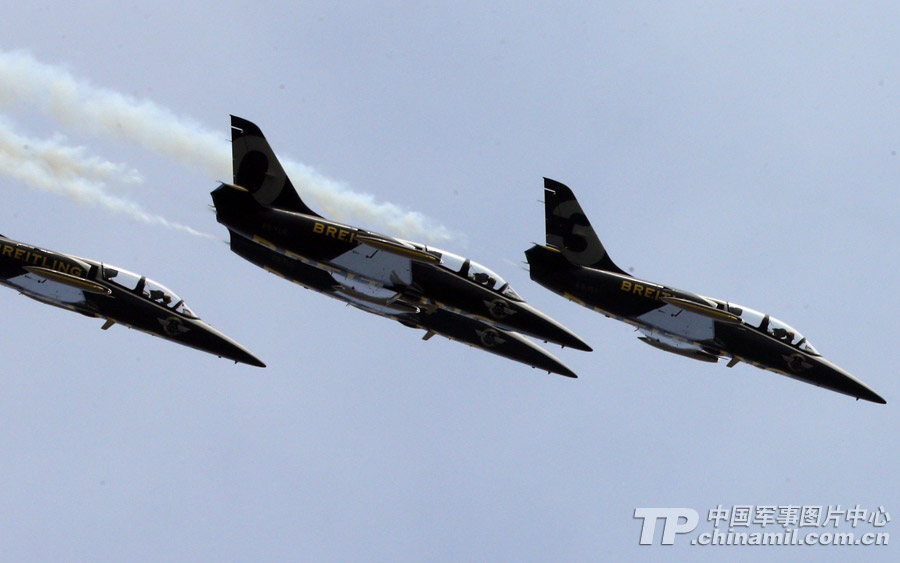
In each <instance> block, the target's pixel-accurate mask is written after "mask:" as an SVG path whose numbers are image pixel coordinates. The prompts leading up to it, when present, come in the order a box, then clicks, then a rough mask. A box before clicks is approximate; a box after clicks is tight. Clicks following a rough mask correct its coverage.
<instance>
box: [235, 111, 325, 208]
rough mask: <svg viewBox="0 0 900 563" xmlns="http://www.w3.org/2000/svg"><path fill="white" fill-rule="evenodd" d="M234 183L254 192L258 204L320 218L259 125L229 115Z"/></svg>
mask: <svg viewBox="0 0 900 563" xmlns="http://www.w3.org/2000/svg"><path fill="white" fill-rule="evenodd" d="M231 154H232V159H233V162H232V166H233V168H234V183H235V184H236V185H238V186H241V187H243V188H245V189H246V190H247V191H249V192H250V193H252V194H253V198H254V199H255V200H256V202H257V203H259V204H260V205H263V206H265V207H275V208H278V209H284V210H286V211H294V212H296V213H303V214H305V215H314V216H316V217H319V215H318V214H317V213H315V212H314V211H313V210H312V209H310V208H309V207H307V205H306V204H305V203H303V200H302V199H300V194H298V193H297V190H296V189H295V188H294V186H293V184H291V180H290V178H288V176H287V174H286V173H285V171H284V168H282V167H281V163H279V162H278V158H277V157H276V156H275V152H274V151H272V147H270V146H269V142H268V141H266V137H265V136H264V135H263V133H262V131H261V130H260V128H259V127H257V126H256V125H255V124H254V123H252V122H250V121H247V120H246V119H243V118H240V117H236V116H234V115H232V116H231Z"/></svg>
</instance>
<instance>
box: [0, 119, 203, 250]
mask: <svg viewBox="0 0 900 563" xmlns="http://www.w3.org/2000/svg"><path fill="white" fill-rule="evenodd" d="M0 173H2V174H4V175H6V176H9V177H11V178H15V179H16V180H19V181H21V182H23V183H24V184H25V185H27V186H29V187H31V188H35V189H38V190H42V191H45V192H50V193H54V194H57V195H62V196H65V197H68V198H69V199H71V200H72V201H74V202H75V203H79V204H84V203H88V204H94V205H99V206H100V207H103V208H104V209H107V210H109V211H112V212H114V213H122V214H125V215H128V216H129V217H132V218H133V219H136V220H138V221H141V222H144V223H148V224H153V225H162V226H164V227H167V228H170V229H177V230H181V231H185V232H187V233H190V234H192V235H198V236H203V237H210V238H212V236H211V235H208V234H206V233H201V232H199V231H196V230H194V229H192V228H190V227H188V226H186V225H181V224H179V223H174V222H171V221H169V220H167V219H165V218H164V217H161V216H159V215H153V214H151V213H148V212H146V211H144V210H143V209H142V208H141V207H140V206H139V205H138V204H136V203H133V202H131V201H128V200H125V199H123V198H119V197H116V196H113V195H109V194H108V193H106V192H105V189H104V188H105V186H106V182H107V181H115V182H122V183H132V184H133V183H140V182H141V181H142V180H141V177H140V174H138V172H137V171H136V170H133V169H129V168H128V167H127V166H125V165H123V164H116V163H114V162H109V161H106V160H103V159H100V158H97V157H94V156H89V155H87V154H86V151H85V149H84V148H83V147H71V146H66V145H65V139H64V138H63V137H62V136H61V135H54V136H53V137H51V138H50V139H47V140H44V139H30V138H28V137H24V136H22V135H19V134H17V133H15V132H14V131H13V130H12V127H11V126H10V125H9V123H8V122H7V121H5V120H2V119H0Z"/></svg>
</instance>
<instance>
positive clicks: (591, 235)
mask: <svg viewBox="0 0 900 563" xmlns="http://www.w3.org/2000/svg"><path fill="white" fill-rule="evenodd" d="M544 211H545V216H546V229H547V246H550V247H553V248H556V249H557V250H559V251H560V252H561V253H562V255H563V256H565V258H566V259H567V260H569V262H572V263H573V264H578V265H580V266H587V267H589V268H596V269H598V270H605V271H608V272H615V273H618V274H625V275H628V274H627V273H626V272H625V271H624V270H622V269H621V268H619V267H618V266H616V265H615V263H614V262H613V261H612V259H611V258H610V257H609V254H607V253H606V249H605V248H603V244H602V243H601V242H600V238H599V237H597V233H596V232H594V228H593V227H591V222H590V221H589V220H588V218H587V216H586V215H585V214H584V211H582V209H581V205H579V203H578V200H577V199H575V194H573V193H572V190H570V189H569V187H568V186H566V185H564V184H561V183H559V182H557V181H555V180H551V179H549V178H544Z"/></svg>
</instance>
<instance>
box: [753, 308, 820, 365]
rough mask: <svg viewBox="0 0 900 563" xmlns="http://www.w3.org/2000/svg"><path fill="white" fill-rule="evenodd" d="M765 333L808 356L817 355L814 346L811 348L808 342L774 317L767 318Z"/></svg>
mask: <svg viewBox="0 0 900 563" xmlns="http://www.w3.org/2000/svg"><path fill="white" fill-rule="evenodd" d="M766 332H768V333H769V334H771V335H772V336H774V337H775V338H777V339H778V340H780V341H782V342H784V343H785V344H790V345H791V346H794V347H796V348H799V349H801V350H803V351H804V352H807V353H809V354H815V355H817V356H818V355H819V352H818V350H816V348H815V346H813V345H812V343H811V342H810V341H809V340H807V339H806V338H805V337H804V336H803V335H802V334H800V333H799V332H797V331H796V330H795V329H794V328H793V327H791V326H789V325H787V324H786V323H783V322H781V321H779V320H778V319H776V318H775V317H769V324H768V325H767V326H766Z"/></svg>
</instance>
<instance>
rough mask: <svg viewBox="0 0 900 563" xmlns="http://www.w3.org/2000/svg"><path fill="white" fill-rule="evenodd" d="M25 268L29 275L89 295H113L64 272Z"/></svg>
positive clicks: (38, 267) (36, 267)
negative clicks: (85, 292)
mask: <svg viewBox="0 0 900 563" xmlns="http://www.w3.org/2000/svg"><path fill="white" fill-rule="evenodd" d="M23 268H24V269H25V270H26V271H27V272H28V273H31V274H34V275H36V276H40V277H42V278H44V279H48V280H53V281H55V282H57V283H61V284H63V285H67V286H69V287H74V288H75V289H80V290H82V291H87V292H88V293H96V294H98V295H110V294H111V293H112V291H110V290H109V289H108V288H106V287H103V286H102V285H100V284H97V283H94V282H92V281H89V280H86V279H84V278H79V277H76V276H73V275H71V274H64V273H62V272H57V271H56V270H51V269H49V268H41V267H40V266H23Z"/></svg>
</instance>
